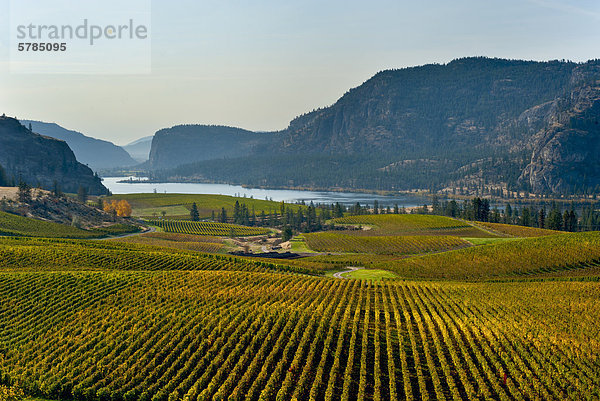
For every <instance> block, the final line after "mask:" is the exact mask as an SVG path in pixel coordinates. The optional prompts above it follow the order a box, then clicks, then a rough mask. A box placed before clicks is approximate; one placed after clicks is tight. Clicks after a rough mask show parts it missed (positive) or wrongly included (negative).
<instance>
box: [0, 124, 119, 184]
mask: <svg viewBox="0 0 600 401" xmlns="http://www.w3.org/2000/svg"><path fill="white" fill-rule="evenodd" d="M0 165H2V166H3V168H4V170H5V172H6V175H7V176H8V177H12V178H13V179H14V181H16V182H17V183H18V181H20V180H22V181H25V182H27V183H28V184H30V185H32V186H38V185H39V186H41V187H42V188H44V189H49V190H52V189H54V185H55V182H56V183H57V184H58V185H59V186H60V188H61V190H62V191H65V192H77V190H78V189H79V186H83V187H84V188H87V189H88V191H89V193H90V194H93V195H99V194H105V193H107V189H106V188H105V187H104V185H102V182H101V180H100V178H98V177H96V176H95V175H94V173H93V172H92V170H90V168H88V167H86V166H84V165H83V164H81V163H79V162H78V161H77V159H76V158H75V155H74V154H73V151H72V150H71V149H70V148H69V146H68V145H67V143H66V142H63V141H61V140H58V139H55V138H50V137H46V136H42V135H39V134H35V133H33V132H31V131H29V129H28V128H26V127H25V126H23V125H21V123H20V122H19V121H18V120H16V119H14V118H10V117H5V116H2V117H0Z"/></svg>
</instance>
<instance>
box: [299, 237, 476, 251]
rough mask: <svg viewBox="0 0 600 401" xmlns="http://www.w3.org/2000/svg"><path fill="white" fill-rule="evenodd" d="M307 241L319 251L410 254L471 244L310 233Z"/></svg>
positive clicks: (451, 239) (458, 240)
mask: <svg viewBox="0 0 600 401" xmlns="http://www.w3.org/2000/svg"><path fill="white" fill-rule="evenodd" d="M305 238H306V241H307V243H308V246H309V247H310V248H311V249H313V250H315V251H319V252H352V253H373V254H383V255H409V254H418V253H427V252H439V251H446V250H450V249H456V248H462V247H466V246H469V243H468V242H467V241H465V240H463V239H461V238H458V237H451V236H424V235H422V236H387V237H359V236H352V235H345V234H337V233H330V232H328V233H315V234H306V235H305Z"/></svg>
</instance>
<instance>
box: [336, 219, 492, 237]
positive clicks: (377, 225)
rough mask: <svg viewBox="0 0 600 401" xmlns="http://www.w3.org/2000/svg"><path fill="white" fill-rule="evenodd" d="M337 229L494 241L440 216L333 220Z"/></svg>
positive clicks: (457, 221) (468, 226) (464, 225)
mask: <svg viewBox="0 0 600 401" xmlns="http://www.w3.org/2000/svg"><path fill="white" fill-rule="evenodd" d="M333 222H334V223H335V224H336V225H340V226H352V227H354V228H357V227H362V228H365V227H366V228H370V229H363V230H350V231H348V232H346V234H348V235H359V236H384V235H451V236H457V237H495V236H497V235H495V234H493V233H490V232H488V231H485V230H481V229H479V228H477V227H474V226H472V225H470V224H468V223H465V222H463V221H460V220H456V219H452V218H450V217H443V216H431V215H421V214H379V215H365V216H349V217H343V218H339V219H334V220H333Z"/></svg>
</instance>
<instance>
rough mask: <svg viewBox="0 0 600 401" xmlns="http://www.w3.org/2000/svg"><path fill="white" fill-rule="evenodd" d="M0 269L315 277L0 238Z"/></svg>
mask: <svg viewBox="0 0 600 401" xmlns="http://www.w3.org/2000/svg"><path fill="white" fill-rule="evenodd" d="M0 260H1V261H2V262H1V264H0V267H1V268H2V269H10V270H38V271H40V270H45V271H53V270H57V271H58V270H60V271H64V270H72V271H86V270H148V271H157V270H161V271H169V270H233V271H256V272H273V271H281V272H295V273H305V274H316V273H317V271H316V270H313V269H311V268H310V267H308V266H289V265H286V264H282V263H277V264H275V263H272V261H267V260H247V259H242V258H235V257H232V256H226V255H214V254H200V253H198V252H185V251H180V250H176V249H169V248H157V247H153V246H145V245H138V244H126V243H119V242H112V241H110V242H107V241H77V240H50V239H30V238H2V237H0Z"/></svg>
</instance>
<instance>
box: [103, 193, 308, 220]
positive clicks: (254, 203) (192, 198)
mask: <svg viewBox="0 0 600 401" xmlns="http://www.w3.org/2000/svg"><path fill="white" fill-rule="evenodd" d="M112 199H118V200H120V199H125V200H127V201H128V202H129V203H130V204H131V207H132V208H133V213H134V215H136V216H144V217H152V215H153V213H156V214H157V215H158V216H160V215H161V212H162V211H163V210H164V211H165V212H167V216H173V217H177V216H179V217H181V216H186V217H187V216H188V215H189V209H190V207H191V205H192V203H194V202H195V203H196V205H197V206H198V212H199V213H200V217H202V218H207V217H210V216H211V214H212V212H213V211H214V212H215V214H218V213H219V212H220V211H221V208H223V207H224V208H225V210H226V211H227V213H228V214H229V215H231V213H233V207H234V205H235V202H236V201H238V202H239V203H240V204H242V203H245V204H246V206H248V208H250V212H252V207H254V211H255V213H256V214H260V213H261V211H264V212H265V213H266V214H269V212H271V211H273V212H275V211H277V212H278V213H279V211H280V205H281V204H280V202H274V201H267V200H262V199H252V198H239V197H233V196H227V195H207V194H127V195H113V196H112V197H109V198H107V201H110V200H112ZM286 207H290V208H292V209H294V210H296V209H298V207H299V206H298V205H289V204H286Z"/></svg>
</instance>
